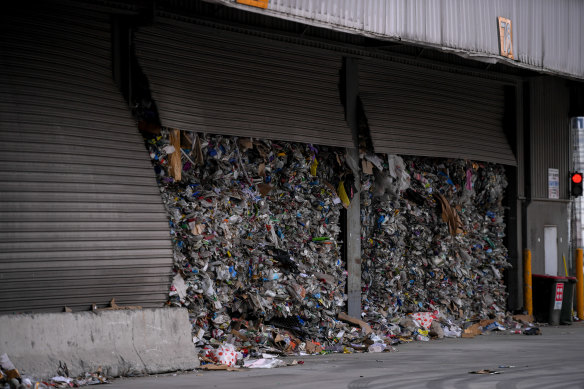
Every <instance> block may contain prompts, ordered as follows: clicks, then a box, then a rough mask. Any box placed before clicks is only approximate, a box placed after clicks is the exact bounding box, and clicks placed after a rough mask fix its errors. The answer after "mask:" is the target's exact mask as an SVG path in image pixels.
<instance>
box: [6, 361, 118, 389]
mask: <svg viewBox="0 0 584 389" xmlns="http://www.w3.org/2000/svg"><path fill="white" fill-rule="evenodd" d="M55 370H56V372H57V375H55V376H53V377H51V378H49V379H46V380H37V379H35V378H34V377H29V376H27V375H21V374H20V372H19V371H18V370H17V369H16V367H15V366H14V364H13V363H12V362H11V361H10V358H9V357H8V355H7V354H2V355H0V387H1V388H2V389H5V388H10V389H49V388H72V387H80V386H86V385H96V384H108V383H110V378H108V377H106V376H105V375H104V374H103V372H102V369H101V368H99V369H98V370H97V371H95V372H94V373H84V374H82V375H81V376H78V377H70V376H69V369H68V368H67V364H66V363H63V362H61V361H59V365H58V366H57V368H56V369H55Z"/></svg>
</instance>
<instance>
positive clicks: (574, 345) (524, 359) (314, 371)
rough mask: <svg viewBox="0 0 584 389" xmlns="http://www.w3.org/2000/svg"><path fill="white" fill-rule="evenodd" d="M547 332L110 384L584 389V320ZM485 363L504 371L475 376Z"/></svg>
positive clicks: (121, 387) (145, 387)
mask: <svg viewBox="0 0 584 389" xmlns="http://www.w3.org/2000/svg"><path fill="white" fill-rule="evenodd" d="M542 332H543V335H541V336H527V335H510V334H505V335H495V334H491V335H481V336H478V337H476V338H474V339H444V340H437V341H431V342H415V343H410V344H404V345H400V346H398V349H399V351H398V352H395V353H394V352H392V353H379V354H369V353H364V354H349V355H342V354H332V355H327V356H308V357H306V356H305V357H297V358H296V359H298V360H303V361H304V362H305V363H304V365H297V366H290V367H284V368H277V369H255V370H251V369H246V370H243V371H238V372H225V371H195V372H189V373H181V374H175V375H173V374H168V375H159V376H149V377H139V378H120V379H116V380H114V382H113V383H112V384H111V385H108V389H137V388H141V389H150V388H152V389H154V388H177V389H179V388H189V389H191V388H221V389H228V388H229V389H261V388H278V389H286V388H294V389H299V388H307V389H308V388H310V389H314V388H316V389H329V388H330V389H333V388H334V389H337V388H349V389H356V388H370V389H374V388H379V389H381V388H461V389H466V388H473V389H474V388H477V389H478V388H496V389H506V388H546V389H551V388H562V389H566V388H584V323H575V324H574V325H571V326H561V327H543V328H542ZM504 365H506V366H509V365H510V366H514V367H510V368H500V367H499V366H504ZM481 369H489V370H496V371H500V372H501V374H497V375H477V374H469V372H470V371H476V370H481Z"/></svg>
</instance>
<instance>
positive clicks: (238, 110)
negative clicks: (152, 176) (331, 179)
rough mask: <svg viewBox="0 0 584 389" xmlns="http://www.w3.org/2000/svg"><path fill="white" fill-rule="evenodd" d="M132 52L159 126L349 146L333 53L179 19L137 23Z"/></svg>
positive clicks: (337, 62) (338, 59)
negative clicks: (146, 83) (145, 25)
mask: <svg viewBox="0 0 584 389" xmlns="http://www.w3.org/2000/svg"><path fill="white" fill-rule="evenodd" d="M136 52H137V55H138V59H139V61H140V64H141V66H142V68H143V71H144V73H145V74H146V76H147V77H148V79H149V82H150V88H151V91H152V95H153V98H154V100H155V101H156V104H157V107H158V111H159V115H160V119H161V122H162V125H163V126H166V127H172V128H178V129H182V130H192V131H198V132H207V133H215V134H226V135H236V136H251V137H256V138H268V139H279V140H286V141H297V142H304V143H314V144H326V145H331V146H342V147H353V141H352V136H351V132H350V130H349V128H348V126H347V125H346V122H345V120H344V111H343V107H342V104H341V99H340V96H339V89H338V84H339V72H340V68H341V66H342V57H341V55H340V54H338V53H334V52H329V51H326V50H319V49H315V48H310V47H306V46H302V45H294V44H289V43H284V42H279V41H274V40H270V39H267V38H262V37H258V36H252V35H246V34H242V33H237V32H232V31H226V30H220V29H215V28H210V27H207V26H201V25H195V24H193V25H186V23H185V24H181V25H171V24H158V25H157V26H155V27H148V28H144V29H142V30H141V31H139V32H138V33H137V34H136Z"/></svg>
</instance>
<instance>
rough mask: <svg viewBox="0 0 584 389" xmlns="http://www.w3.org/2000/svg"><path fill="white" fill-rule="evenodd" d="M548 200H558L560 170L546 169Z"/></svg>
mask: <svg viewBox="0 0 584 389" xmlns="http://www.w3.org/2000/svg"><path fill="white" fill-rule="evenodd" d="M548 198H550V199H559V198H560V170H559V169H553V168H549V169H548Z"/></svg>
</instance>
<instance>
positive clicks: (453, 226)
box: [434, 193, 463, 235]
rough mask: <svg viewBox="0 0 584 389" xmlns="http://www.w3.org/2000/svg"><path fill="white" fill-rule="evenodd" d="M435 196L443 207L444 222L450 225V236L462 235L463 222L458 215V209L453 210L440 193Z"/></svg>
mask: <svg viewBox="0 0 584 389" xmlns="http://www.w3.org/2000/svg"><path fill="white" fill-rule="evenodd" d="M434 196H436V198H437V199H438V201H439V202H440V205H441V207H442V220H444V222H446V223H448V230H449V231H450V235H456V234H461V233H462V232H463V230H462V222H461V221H460V218H459V217H458V213H456V209H455V208H452V206H451V205H450V203H449V202H448V200H446V197H444V196H442V195H441V194H440V193H436V194H435V195H434Z"/></svg>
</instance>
